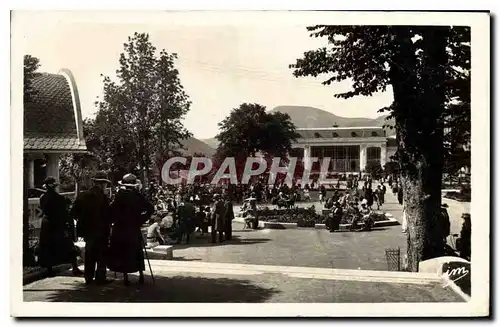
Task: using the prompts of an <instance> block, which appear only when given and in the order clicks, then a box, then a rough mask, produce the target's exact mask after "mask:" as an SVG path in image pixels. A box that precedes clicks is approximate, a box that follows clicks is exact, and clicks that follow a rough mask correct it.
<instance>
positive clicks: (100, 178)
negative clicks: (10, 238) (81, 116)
mask: <svg viewBox="0 0 500 327" xmlns="http://www.w3.org/2000/svg"><path fill="white" fill-rule="evenodd" d="M92 183H93V185H92V187H91V188H90V189H89V190H88V191H85V192H83V193H81V194H79V195H78V197H77V198H76V199H75V201H74V202H73V203H71V201H70V200H68V199H66V198H65V197H64V196H62V195H61V194H59V193H58V192H57V185H58V184H57V181H56V180H55V179H54V178H53V177H48V178H47V179H46V180H45V181H44V188H45V189H46V192H45V193H44V194H43V195H42V197H41V198H40V208H41V210H42V212H43V215H44V217H43V219H42V224H41V231H40V237H39V243H38V247H37V251H36V252H37V256H38V263H39V264H40V266H41V267H43V268H46V269H47V271H48V274H49V276H54V270H53V267H54V266H57V265H60V264H63V263H71V264H72V265H73V274H74V275H75V276H81V275H83V276H84V278H85V283H86V284H91V283H94V282H95V283H96V284H107V283H109V280H108V279H107V278H106V271H107V269H109V270H110V271H113V272H115V273H122V274H123V281H124V284H125V285H129V284H130V282H129V276H128V275H129V274H130V273H135V272H139V283H141V284H142V283H144V270H145V265H144V259H145V257H144V251H145V250H146V248H147V246H148V245H149V246H151V245H152V244H151V243H155V242H161V243H163V244H167V243H168V241H171V242H173V240H172V237H174V238H175V239H176V240H175V242H176V243H179V242H181V241H182V240H183V239H186V242H189V237H190V235H191V234H192V232H193V231H194V229H195V228H198V229H199V230H200V231H201V232H207V231H208V226H209V225H210V226H212V230H211V233H212V242H213V243H215V242H217V241H218V242H224V241H227V240H231V238H232V227H231V222H232V219H234V213H233V204H232V202H231V200H230V199H229V196H228V193H227V191H223V192H222V194H217V193H216V194H213V196H212V200H213V201H212V203H211V206H209V207H204V206H203V205H201V204H199V205H198V210H196V208H195V204H194V201H193V196H192V195H190V194H184V195H183V196H182V197H181V198H176V200H173V199H171V200H172V201H169V200H170V199H166V200H167V201H165V202H163V201H154V203H152V201H151V199H150V196H151V193H150V190H148V189H143V188H142V185H141V183H140V181H139V179H138V178H137V177H136V176H135V175H133V174H126V175H125V176H123V178H122V180H121V181H119V182H118V187H117V188H116V189H115V191H116V192H115V193H114V194H113V195H112V196H111V197H110V196H109V195H110V194H109V193H107V192H106V189H107V187H110V186H111V181H110V180H108V179H107V177H106V174H105V173H103V172H98V173H96V174H95V176H93V177H92ZM148 192H149V194H148ZM155 197H157V198H158V199H160V200H161V199H163V195H162V194H155ZM169 218H171V219H170V220H169ZM146 225H149V226H148V227H147V237H146V240H144V235H143V232H142V229H143V228H144V226H146ZM173 226H175V228H172V227H173ZM172 230H173V233H170V234H169V233H168V232H169V231H171V232H172ZM78 239H83V240H84V241H85V254H84V263H85V269H84V271H83V272H82V271H81V270H80V269H79V268H78V264H77V257H78V256H79V254H80V253H79V250H78V249H77V248H76V247H75V245H74V242H76V241H77V240H78ZM152 246H154V244H153V245H152Z"/></svg>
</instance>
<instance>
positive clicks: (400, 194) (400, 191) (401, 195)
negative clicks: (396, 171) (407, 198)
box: [397, 184, 403, 204]
mask: <svg viewBox="0 0 500 327" xmlns="http://www.w3.org/2000/svg"><path fill="white" fill-rule="evenodd" d="M397 189H398V191H397V192H398V202H399V204H403V185H401V184H399V185H398V187H397Z"/></svg>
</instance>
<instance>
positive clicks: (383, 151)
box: [380, 143, 387, 168]
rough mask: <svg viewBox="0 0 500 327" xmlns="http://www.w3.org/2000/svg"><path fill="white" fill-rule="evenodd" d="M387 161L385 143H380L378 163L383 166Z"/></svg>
mask: <svg viewBox="0 0 500 327" xmlns="http://www.w3.org/2000/svg"><path fill="white" fill-rule="evenodd" d="M386 162H387V144H385V143H384V144H382V145H381V146H380V165H381V166H382V168H384V165H385V163H386Z"/></svg>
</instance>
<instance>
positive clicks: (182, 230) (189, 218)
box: [177, 195, 196, 244]
mask: <svg viewBox="0 0 500 327" xmlns="http://www.w3.org/2000/svg"><path fill="white" fill-rule="evenodd" d="M177 216H178V217H179V238H178V239H177V244H180V243H181V241H182V239H183V238H184V235H185V236H186V244H189V238H190V236H191V234H192V233H193V231H194V219H195V218H196V217H195V216H196V209H195V207H194V205H193V201H192V197H190V196H189V195H186V196H185V197H184V202H182V203H181V205H179V207H178V210H177Z"/></svg>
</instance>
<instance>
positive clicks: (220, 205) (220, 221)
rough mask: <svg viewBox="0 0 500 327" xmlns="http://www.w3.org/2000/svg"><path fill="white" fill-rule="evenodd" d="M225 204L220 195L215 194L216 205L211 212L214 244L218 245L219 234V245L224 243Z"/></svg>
mask: <svg viewBox="0 0 500 327" xmlns="http://www.w3.org/2000/svg"><path fill="white" fill-rule="evenodd" d="M224 211H225V210H224V202H222V201H221V198H220V195H219V194H218V193H216V194H214V204H213V207H212V210H211V213H212V217H211V218H212V219H211V220H212V243H216V239H217V234H219V243H222V242H223V241H224V235H223V233H224V231H225V226H224V213H225V212H224Z"/></svg>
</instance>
